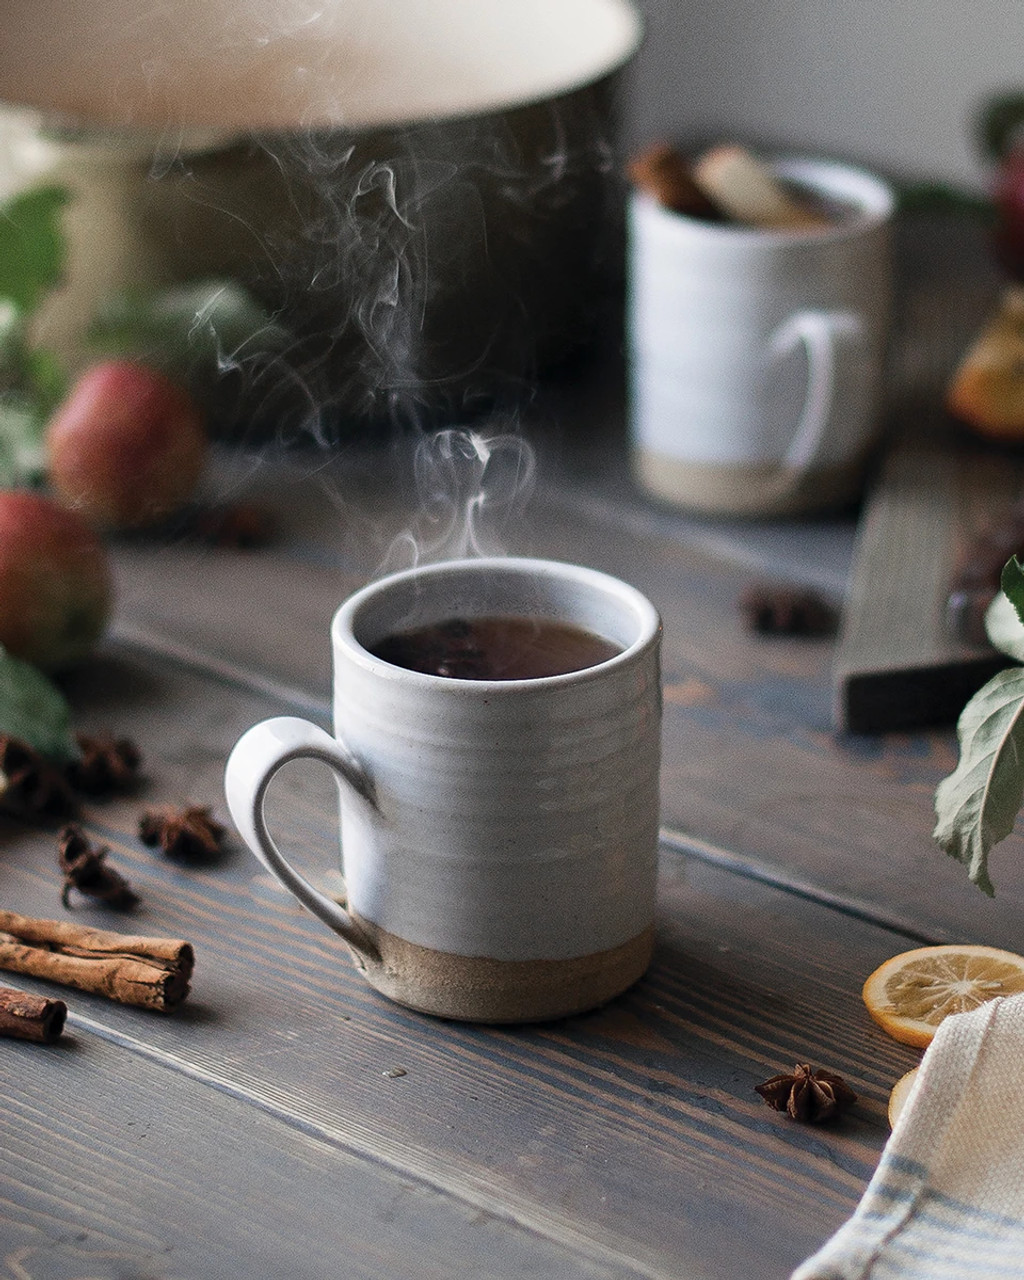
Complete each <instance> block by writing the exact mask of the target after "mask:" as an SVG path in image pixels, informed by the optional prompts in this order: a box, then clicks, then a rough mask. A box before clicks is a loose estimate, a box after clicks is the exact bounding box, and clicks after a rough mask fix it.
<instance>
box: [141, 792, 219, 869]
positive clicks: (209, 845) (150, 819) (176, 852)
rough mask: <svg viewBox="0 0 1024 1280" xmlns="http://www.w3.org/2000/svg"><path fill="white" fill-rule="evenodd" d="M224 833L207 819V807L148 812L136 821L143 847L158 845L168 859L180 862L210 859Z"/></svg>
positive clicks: (209, 818)
mask: <svg viewBox="0 0 1024 1280" xmlns="http://www.w3.org/2000/svg"><path fill="white" fill-rule="evenodd" d="M225 830H226V828H225V827H223V826H222V825H221V823H219V822H216V821H214V819H213V818H212V817H211V816H210V808H209V805H189V806H188V807H187V808H184V809H171V808H167V807H165V808H162V809H147V810H146V812H145V813H144V814H143V815H142V817H141V818H140V819H139V838H140V839H141V840H142V842H143V843H144V844H148V845H150V846H159V847H160V848H161V849H162V850H163V851H164V853H165V854H166V855H167V856H168V858H175V859H178V860H180V861H183V862H189V861H192V860H193V859H197V858H211V857H213V856H214V855H215V854H216V853H217V852H218V851H219V849H220V842H221V840H222V839H223V836H224V832H225Z"/></svg>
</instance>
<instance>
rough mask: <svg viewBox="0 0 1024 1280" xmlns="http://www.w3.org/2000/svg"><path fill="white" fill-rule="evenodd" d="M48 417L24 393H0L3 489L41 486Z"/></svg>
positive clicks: (0, 457) (0, 461)
mask: <svg viewBox="0 0 1024 1280" xmlns="http://www.w3.org/2000/svg"><path fill="white" fill-rule="evenodd" d="M46 423H47V414H46V413H45V412H44V410H43V409H42V407H41V405H40V404H39V403H38V402H37V401H36V400H33V399H31V398H30V397H28V396H25V395H22V394H21V393H20V392H15V391H8V392H0V488H4V489H16V488H19V487H21V486H23V485H34V484H39V483H41V481H42V480H43V479H44V477H45V474H46V446H45V444H44V437H45V434H46Z"/></svg>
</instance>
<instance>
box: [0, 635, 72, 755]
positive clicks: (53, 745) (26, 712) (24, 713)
mask: <svg viewBox="0 0 1024 1280" xmlns="http://www.w3.org/2000/svg"><path fill="white" fill-rule="evenodd" d="M0 733H6V734H9V735H10V737H12V738H18V739H19V740H20V741H21V742H25V743H28V745H29V746H30V747H34V748H35V749H36V751H38V752H39V753H40V754H41V755H44V756H47V757H48V758H49V759H50V760H52V761H53V762H54V763H55V764H67V763H69V762H70V761H72V760H76V759H77V758H78V755H79V751H78V745H77V744H76V742H75V739H74V736H73V735H72V733H71V709H70V707H69V706H68V703H67V700H66V699H65V697H64V695H63V694H62V693H61V691H60V690H59V689H58V688H57V686H56V685H55V684H54V683H53V681H52V680H50V679H48V678H47V677H46V676H44V675H43V673H42V672H41V671H39V670H37V668H36V667H33V666H32V665H31V663H28V662H22V661H21V659H20V658H12V657H11V655H10V654H9V653H7V652H6V651H4V650H2V649H0Z"/></svg>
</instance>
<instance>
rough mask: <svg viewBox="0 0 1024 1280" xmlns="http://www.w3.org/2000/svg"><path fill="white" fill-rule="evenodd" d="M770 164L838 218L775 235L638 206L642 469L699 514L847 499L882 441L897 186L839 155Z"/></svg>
mask: <svg viewBox="0 0 1024 1280" xmlns="http://www.w3.org/2000/svg"><path fill="white" fill-rule="evenodd" d="M772 167H773V169H774V171H775V173H776V174H777V176H778V177H780V178H781V179H783V180H784V181H786V182H787V183H789V184H792V185H793V186H794V187H795V188H797V189H802V190H804V191H806V192H807V193H808V194H809V195H811V196H812V197H814V198H815V199H817V200H820V201H821V202H822V203H823V204H824V205H825V206H826V207H832V208H834V209H836V210H837V211H838V212H837V216H835V218H834V219H833V220H832V221H830V223H829V225H827V226H825V227H823V228H821V229H812V230H806V231H804V230H801V231H767V230H761V229H756V228H751V227H746V226H740V225H736V224H730V223H722V222H712V221H704V220H701V219H698V218H693V217H689V216H687V215H685V214H681V213H676V212H674V211H673V210H671V209H667V208H665V207H664V206H662V205H661V204H659V203H658V202H657V201H655V200H654V199H652V198H651V197H649V196H647V195H645V194H643V193H639V192H638V193H634V194H633V195H632V196H631V199H630V207H629V269H628V275H629V301H628V325H627V342H628V349H629V383H630V392H629V398H630V407H629V416H630V431H631V439H632V458H633V466H634V471H635V473H636V476H637V479H638V481H639V483H640V484H641V485H642V486H643V487H644V488H646V489H647V490H648V491H650V492H651V493H652V494H654V495H655V496H656V497H659V498H661V499H664V500H667V501H670V502H673V503H676V504H678V505H680V506H683V507H686V508H691V509H694V510H698V511H707V512H711V513H717V514H735V515H779V514H788V513H791V512H799V511H808V510H814V509H825V508H828V507H834V506H836V505H839V504H840V503H842V502H843V501H846V500H848V499H849V498H851V497H853V496H854V495H855V493H856V491H857V489H858V487H859V485H860V482H861V480H862V478H863V471H864V466H865V463H866V461H867V459H868V457H869V454H870V451H871V447H872V445H873V444H874V443H875V441H876V438H877V433H878V427H879V402H880V390H881V381H882V374H883V363H884V356H885V347H886V339H887V333H888V327H889V316H890V309H891V291H892V284H891V264H890V243H889V241H890V223H891V218H892V212H893V203H894V200H893V194H892V191H891V189H890V188H889V186H888V185H887V184H886V183H885V182H883V181H882V180H881V179H879V178H877V177H875V176H874V175H872V174H869V173H867V172H865V171H863V170H861V169H858V168H854V167H851V166H849V165H844V164H839V163H836V162H833V161H826V160H812V159H787V160H778V161H776V162H775V163H774V164H773V166H772Z"/></svg>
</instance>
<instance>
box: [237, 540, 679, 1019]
mask: <svg viewBox="0 0 1024 1280" xmlns="http://www.w3.org/2000/svg"><path fill="white" fill-rule="evenodd" d="M496 615H497V616H502V615H504V616H520V617H523V616H527V617H534V618H547V619H554V620H556V621H561V622H568V623H573V624H575V625H576V626H579V627H583V628H585V629H587V630H589V631H591V632H593V633H595V634H597V635H599V636H603V637H604V638H605V639H607V640H610V641H612V642H614V644H615V645H616V646H618V647H620V648H621V652H619V653H617V654H616V656H614V657H611V658H608V659H606V660H605V661H602V662H599V663H597V664H596V665H594V666H590V667H586V668H584V669H582V670H577V671H571V672H569V673H567V674H564V675H555V676H544V677H540V678H534V679H519V680H504V681H497V680H472V679H455V678H450V677H442V676H437V675H427V674H423V673H422V672H419V671H413V670H408V669H406V668H404V667H401V666H397V665H394V664H392V663H390V662H387V661H384V660H383V659H382V658H380V657H377V656H375V655H374V654H373V653H372V652H371V651H370V650H371V648H373V647H374V646H376V645H378V644H379V643H380V641H381V640H382V639H384V638H385V637H386V636H389V635H392V634H394V633H395V632H398V631H404V630H407V629H410V628H414V627H420V626H427V625H430V624H432V623H436V622H440V621H443V620H445V619H450V618H452V617H459V618H465V619H472V618H479V617H488V616H496ZM331 636H332V643H333V653H334V715H335V737H331V735H330V734H328V733H326V732H325V731H324V730H323V729H320V728H318V727H317V726H315V725H313V724H310V723H308V722H307V721H305V720H300V719H296V718H293V717H280V718H277V719H274V720H268V721H264V722H263V723H262V724H259V725H256V726H255V727H254V728H252V729H250V730H249V731H248V732H247V733H245V734H244V735H243V736H242V738H241V739H240V740H239V742H238V743H237V745H236V746H235V748H234V750H233V751H232V753H231V756H230V759H229V760H228V764H227V770H226V778H225V788H226V793H227V800H228V806H229V808H230V810H231V814H232V817H233V819H234V821H235V824H236V826H237V827H238V830H239V831H240V833H241V834H242V836H243V838H244V839H245V841H246V843H247V844H248V845H249V847H250V849H251V850H252V851H253V853H254V854H255V855H256V856H257V858H259V859H260V860H261V861H262V862H263V863H264V865H265V866H266V867H267V868H268V869H269V870H270V871H272V872H273V873H274V874H275V875H276V876H277V877H278V878H279V879H280V880H281V881H282V883H283V884H284V885H285V886H286V887H287V888H289V889H290V890H291V891H292V892H293V893H294V894H295V895H296V897H297V898H298V899H299V900H300V902H302V903H303V904H304V905H305V906H306V907H308V908H309V909H310V910H311V911H313V912H314V913H315V914H316V915H317V916H319V917H320V919H322V920H323V921H324V922H325V923H326V924H327V925H329V926H330V927H331V928H332V929H334V930H336V931H337V932H338V933H339V934H341V936H342V937H343V938H344V939H345V940H346V941H347V942H348V944H349V947H350V949H351V950H352V952H353V955H354V958H355V960H356V963H357V964H358V965H359V967H360V968H361V969H362V970H363V971H364V973H365V975H366V977H367V979H368V981H369V982H370V983H371V984H372V985H373V986H374V987H376V988H377V989H378V990H379V991H381V992H383V993H384V994H385V995H387V996H389V997H391V998H392V999H395V1000H397V1001H399V1002H400V1003H403V1004H406V1005H409V1006H411V1007H413V1008H416V1009H420V1010H423V1011H425V1012H428V1013H434V1014H440V1015H442V1016H445V1017H451V1018H461V1019H468V1020H473V1021H487V1022H517V1021H527V1020H535V1019H539V1018H554V1017H560V1016H563V1015H566V1014H569V1013H574V1012H578V1011H580V1010H582V1009H586V1008H591V1007H594V1006H596V1005H599V1004H602V1003H604V1002H605V1001H607V1000H609V999H610V998H611V997H612V996H614V995H617V994H618V993H619V992H620V991H623V990H625V988H626V987H628V986H629V985H630V984H631V983H633V982H634V981H635V980H636V979H637V978H639V977H640V975H641V974H642V973H643V972H644V970H645V969H646V967H647V965H648V963H649V961H650V956H651V949H652V943H653V920H654V903H655V885H656V878H657V849H658V815H659V785H658V784H659V765H660V750H661V727H660V726H661V685H660V669H659V652H660V641H661V626H660V622H659V619H658V615H657V613H656V611H655V609H654V607H653V605H651V604H650V602H649V601H648V600H647V599H646V598H645V597H644V596H643V595H641V594H640V592H638V591H637V590H635V588H633V587H631V586H628V585H627V584H626V583H623V582H620V581H619V580H618V579H616V578H612V577H609V576H608V575H606V574H602V573H598V572H596V571H594V570H592V569H586V568H582V567H579V566H577V565H568V564H559V563H555V562H551V561H542V560H529V559H514V558H507V559H506V558H500V557H496V558H482V559H475V560H460V561H449V562H447V563H441V564H434V565H427V566H423V567H420V568H416V569H410V570H405V571H404V572H401V573H398V574H394V575H392V576H390V577H388V578H383V579H381V580H379V581H377V582H374V583H371V584H370V585H369V586H367V587H365V588H363V589H362V590H361V591H358V592H357V593H356V594H355V595H354V596H352V597H350V598H349V600H347V601H346V602H345V603H344V604H343V605H342V606H341V608H340V609H339V610H338V611H337V613H336V614H335V617H334V622H333V625H332V629H331ZM300 757H309V758H312V759H316V760H320V761H322V762H323V763H325V764H327V765H328V766H329V767H330V768H331V769H333V770H334V772H335V773H336V775H337V777H338V780H339V784H340V786H339V791H340V795H341V844H342V857H343V862H344V874H345V882H346V902H345V904H344V905H341V904H339V902H338V901H336V900H335V899H333V898H331V897H328V896H327V895H326V894H324V893H322V892H321V891H320V890H318V889H317V888H315V887H314V886H313V885H312V884H311V883H310V882H309V881H308V880H307V879H306V878H305V877H303V876H302V875H301V874H300V873H299V872H298V871H296V870H295V868H294V867H293V866H292V865H291V864H290V863H289V862H288V861H287V859H286V858H285V857H284V856H283V855H282V854H281V852H280V851H279V850H278V848H277V846H276V845H275V844H274V841H273V839H272V837H271V835H270V833H269V831H268V830H267V825H266V820H265V818H264V798H265V796H266V791H267V787H268V785H269V784H270V781H271V779H272V777H273V775H274V774H275V773H276V772H277V770H278V769H279V768H280V767H281V766H282V765H283V764H284V763H285V762H286V761H289V760H294V759H297V758H300Z"/></svg>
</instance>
